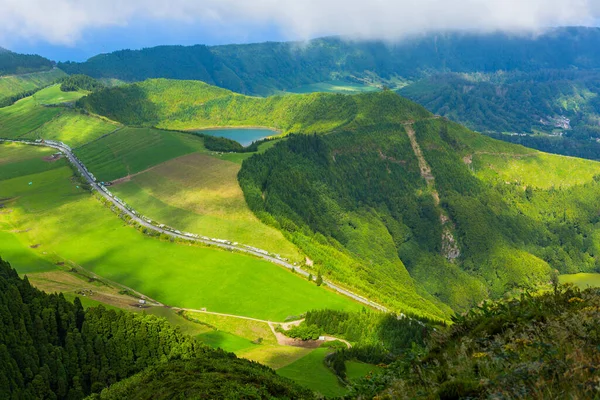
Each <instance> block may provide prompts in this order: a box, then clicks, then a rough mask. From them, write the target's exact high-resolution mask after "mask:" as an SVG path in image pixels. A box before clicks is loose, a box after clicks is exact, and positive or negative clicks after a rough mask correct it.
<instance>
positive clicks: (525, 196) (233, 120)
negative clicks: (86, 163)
mask: <svg viewBox="0 0 600 400" xmlns="http://www.w3.org/2000/svg"><path fill="white" fill-rule="evenodd" d="M192 98H193V99H195V101H190V99H192ZM79 104H80V106H81V107H84V108H85V109H86V110H88V111H91V112H94V113H98V114H103V115H105V116H108V117H110V118H112V119H115V120H117V121H120V122H122V123H125V124H131V123H137V124H142V125H147V126H152V125H155V126H158V127H161V128H178V129H182V128H185V129H195V128H201V127H205V126H230V125H235V126H238V125H263V126H267V127H274V128H278V129H281V130H282V131H283V132H284V134H287V135H289V134H293V133H303V135H292V136H290V137H289V139H288V140H286V141H284V142H280V143H278V144H276V145H275V146H274V147H273V148H272V149H270V150H269V151H266V152H264V153H262V154H258V155H255V156H253V157H251V158H249V159H247V160H246V161H244V163H243V166H242V169H241V171H240V173H239V175H238V177H239V182H240V185H241V187H242V189H243V190H244V194H245V197H246V201H247V203H248V205H249V206H250V208H251V209H252V210H253V211H254V213H255V214H256V215H257V216H258V217H259V218H260V219H261V220H262V221H263V222H265V223H267V224H269V225H271V226H273V227H276V228H277V229H279V230H281V231H282V232H283V233H284V235H285V236H286V237H287V238H288V239H289V240H290V241H291V242H293V243H294V244H296V245H297V246H298V247H299V248H300V249H301V250H302V251H303V252H304V253H305V254H306V255H307V256H308V257H309V258H310V259H311V260H312V261H313V262H314V267H313V270H314V271H315V273H317V272H321V273H323V274H324V275H325V276H327V277H328V278H330V279H331V280H333V281H336V282H340V283H343V284H345V285H348V286H350V287H352V288H354V289H357V290H359V291H360V292H361V293H364V294H365V295H367V296H368V297H369V298H372V299H374V300H376V301H380V302H383V303H384V304H389V305H392V306H393V307H394V308H397V309H400V310H404V311H408V312H413V313H417V314H423V315H428V316H436V317H438V318H440V317H441V318H445V317H447V316H448V315H449V314H450V313H451V309H453V310H465V309H468V308H469V307H471V306H473V305H474V304H477V303H478V302H479V301H481V300H483V299H485V298H489V297H492V298H494V297H500V296H502V295H503V294H504V293H505V292H507V291H510V290H511V289H513V288H519V287H522V286H524V285H525V286H528V285H529V286H531V285H537V284H540V283H544V282H547V281H548V280H549V277H550V274H551V271H553V270H554V269H558V270H560V271H561V272H564V273H567V272H578V271H595V270H596V268H597V267H596V266H597V261H596V251H595V249H596V248H597V247H596V246H598V244H597V242H596V239H595V238H596V237H597V230H596V226H595V224H596V213H595V211H594V210H595V206H594V204H595V199H596V198H597V196H598V195H599V194H600V182H599V180H600V179H598V175H600V165H599V164H597V163H594V162H588V161H584V160H575V159H568V158H564V157H559V156H549V155H546V154H543V153H539V152H536V151H534V150H529V149H526V148H523V147H520V146H514V145H510V144H504V143H502V142H499V141H495V140H493V139H489V138H486V137H485V136H482V135H480V134H477V133H474V132H472V131H469V130H468V129H466V128H464V127H462V126H460V125H458V124H455V123H452V122H449V121H447V120H444V119H439V118H435V117H433V116H432V115H431V114H429V113H428V112H427V111H425V110H424V109H423V108H422V107H420V106H418V105H416V104H415V103H412V102H410V101H408V100H406V99H403V98H401V97H399V96H398V95H396V94H395V93H393V92H391V91H384V92H380V93H367V94H361V95H355V96H346V95H339V94H338V95H336V94H309V95H295V96H275V97H269V98H266V99H263V98H254V97H246V96H242V95H239V94H235V93H232V92H229V91H226V90H223V89H218V88H214V87H211V86H208V85H205V84H202V83H193V82H182V81H169V80H150V81H146V82H143V83H140V84H133V85H129V86H123V87H119V88H112V89H105V90H103V91H100V92H97V93H95V94H92V95H90V96H88V97H86V98H83V99H82V100H81V101H80V102H79ZM148 110H151V111H150V112H148ZM307 133H312V134H316V135H307ZM567 166H568V168H569V169H570V173H569V174H565V172H564V171H565V168H567ZM542 176H543V179H542ZM292 182H293V184H290V183H292Z"/></svg>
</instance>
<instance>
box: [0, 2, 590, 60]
mask: <svg viewBox="0 0 600 400" xmlns="http://www.w3.org/2000/svg"><path fill="white" fill-rule="evenodd" d="M598 21H600V0H418V1H415V0H0V46H2V47H5V48H8V49H10V50H13V51H17V52H23V53H37V54H41V55H43V56H46V57H48V58H51V59H53V60H57V61H66V60H74V61H81V60H85V59H87V58H88V57H91V56H93V55H95V54H98V53H106V52H111V51H114V50H119V49H124V48H130V49H138V48H143V47H152V46H157V45H162V44H182V45H191V44H210V45H213V44H226V43H249V42H262V41H267V40H270V41H282V40H307V39H311V38H314V37H319V36H328V35H341V36H347V37H351V38H353V39H382V40H388V41H395V40H401V39H402V38H404V37H406V36H409V35H415V34H426V33H429V32H434V31H435V32H439V31H468V32H491V31H505V32H514V33H515V34H532V33H533V34H535V33H539V32H542V31H543V30H544V29H546V28H548V27H554V26H564V25H584V26H598Z"/></svg>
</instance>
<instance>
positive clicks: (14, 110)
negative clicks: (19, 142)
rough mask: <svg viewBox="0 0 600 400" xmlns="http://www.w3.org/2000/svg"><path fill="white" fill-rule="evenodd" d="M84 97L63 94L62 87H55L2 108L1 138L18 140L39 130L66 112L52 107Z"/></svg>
mask: <svg viewBox="0 0 600 400" xmlns="http://www.w3.org/2000/svg"><path fill="white" fill-rule="evenodd" d="M84 95H85V93H84V92H62V91H61V90H60V86H58V85H55V86H51V87H48V88H46V89H43V90H40V91H39V92H37V93H36V94H34V95H33V96H30V97H27V98H24V99H21V100H19V101H17V102H16V103H15V104H13V105H11V106H9V107H4V108H0V137H2V138H18V137H21V136H23V135H25V134H27V133H29V132H31V131H33V130H35V129H38V128H39V127H41V126H42V125H43V124H45V123H47V122H49V121H50V120H52V119H53V118H55V117H57V116H58V115H60V114H61V113H62V112H64V110H65V109H64V108H62V107H49V106H50V105H55V104H61V103H65V102H73V101H76V100H78V99H79V98H81V97H82V96H84Z"/></svg>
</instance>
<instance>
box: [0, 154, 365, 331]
mask: <svg viewBox="0 0 600 400" xmlns="http://www.w3.org/2000/svg"><path fill="white" fill-rule="evenodd" d="M60 162H63V161H59V163H60ZM2 169H3V166H0V170H2ZM71 174H72V172H71V169H70V168H68V167H66V166H62V167H60V168H55V169H53V170H50V171H45V172H41V173H38V174H31V175H27V176H22V177H16V178H12V179H8V180H4V181H2V182H1V183H0V198H14V199H15V200H14V201H13V202H12V203H11V206H10V207H11V211H12V212H10V213H6V214H2V215H1V217H2V218H1V219H0V221H1V222H2V224H3V226H4V227H6V229H9V230H10V231H14V230H18V231H22V233H20V234H19V237H18V238H19V241H20V242H21V243H23V244H24V246H32V245H34V246H36V248H35V253H36V254H38V255H39V256H44V257H51V256H52V257H55V258H59V259H63V260H69V261H71V262H73V263H76V264H78V265H81V266H82V267H84V268H86V269H87V270H89V271H92V272H94V273H96V274H98V275H100V276H102V277H105V278H107V279H110V280H113V281H115V282H119V283H121V284H124V285H126V286H129V287H132V288H134V289H136V290H138V291H139V292H141V293H144V294H146V295H148V296H149V297H151V298H154V299H156V300H158V301H160V302H162V303H164V304H169V305H174V306H181V307H186V308H196V309H199V308H203V307H207V308H208V310H209V311H218V312H224V313H229V314H236V315H246V316H253V317H257V318H262V319H272V320H284V319H285V318H286V317H287V316H289V315H298V314H300V313H302V312H304V311H306V310H309V309H313V308H323V307H330V308H337V309H354V310H356V309H359V308H360V307H359V306H358V305H357V304H356V303H354V302H351V301H350V300H348V299H347V298H345V297H342V296H340V295H337V294H335V293H332V292H329V291H328V290H326V289H324V288H319V287H317V286H315V285H314V284H311V283H309V282H307V281H306V280H305V279H302V278H300V277H298V276H296V275H294V274H292V273H291V272H289V271H287V270H285V269H283V268H280V267H277V266H275V265H273V264H271V263H268V262H265V261H262V260H259V259H255V258H253V257H249V256H244V255H240V254H236V253H231V252H226V251H221V250H214V249H210V248H204V247H198V246H189V245H183V244H175V243H170V242H164V241H159V240H157V239H153V238H150V237H146V236H144V235H142V234H141V233H139V232H138V231H136V230H134V229H133V228H130V227H127V226H124V223H123V222H122V221H121V220H120V219H118V218H117V217H116V216H115V215H114V214H112V212H110V211H109V210H108V209H106V208H104V207H103V206H102V205H101V204H100V203H99V202H98V201H97V200H96V199H94V198H93V197H91V196H90V195H89V194H88V193H86V192H83V191H82V190H81V189H77V187H76V186H77V183H76V182H74V181H72V180H71ZM28 182H33V185H29V184H28ZM44 253H45V254H44ZM9 261H10V260H9Z"/></svg>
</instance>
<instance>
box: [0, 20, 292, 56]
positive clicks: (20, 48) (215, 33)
mask: <svg viewBox="0 0 600 400" xmlns="http://www.w3.org/2000/svg"><path fill="white" fill-rule="evenodd" d="M291 38H293V37H291V36H286V35H284V34H283V33H282V32H281V30H280V28H278V27H277V26H275V25H272V24H265V25H262V26H255V25H248V26H241V25H239V24H238V25H236V26H233V27H232V26H228V25H227V24H220V25H218V26H215V25H214V24H206V23H200V22H199V23H173V22H172V21H157V20H150V21H148V20H146V21H132V22H131V23H128V24H127V25H126V26H113V27H102V28H94V29H88V30H85V31H84V32H83V33H82V35H81V37H80V38H79V39H78V40H77V41H76V42H75V43H68V44H62V43H57V44H53V43H49V42H48V41H46V40H43V39H42V40H31V39H28V38H20V39H16V40H12V41H11V42H10V44H9V45H8V46H7V47H8V48H9V49H10V50H12V51H15V52H18V53H27V54H40V55H42V56H44V57H47V58H50V59H52V60H55V61H84V60H86V59H88V58H89V57H92V56H94V55H97V54H100V53H109V52H112V51H115V50H121V49H141V48H144V47H153V46H159V45H177V44H179V45H194V44H208V45H218V44H230V43H255V42H264V41H281V40H288V39H291Z"/></svg>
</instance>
